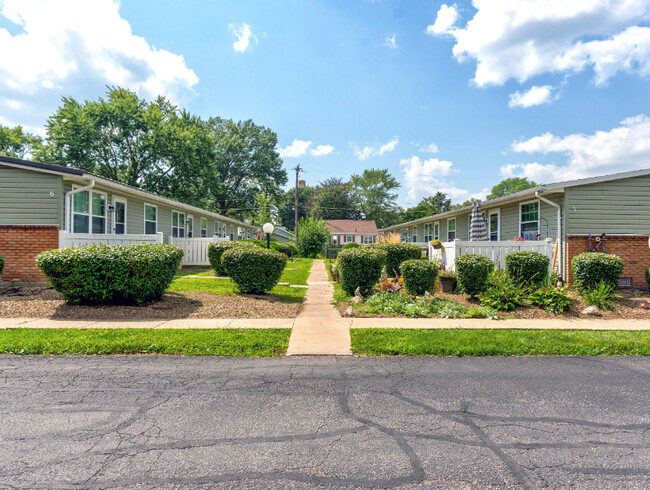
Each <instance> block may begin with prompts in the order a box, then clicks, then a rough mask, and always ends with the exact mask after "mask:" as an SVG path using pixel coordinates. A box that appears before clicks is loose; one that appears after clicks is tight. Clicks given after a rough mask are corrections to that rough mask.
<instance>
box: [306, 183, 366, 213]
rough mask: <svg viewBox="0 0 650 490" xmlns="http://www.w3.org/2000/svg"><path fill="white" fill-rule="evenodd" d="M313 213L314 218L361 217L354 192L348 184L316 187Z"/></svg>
mask: <svg viewBox="0 0 650 490" xmlns="http://www.w3.org/2000/svg"><path fill="white" fill-rule="evenodd" d="M328 180H332V179H328ZM311 214H312V216H313V217H314V218H316V219H323V220H326V219H360V213H359V212H358V211H357V207H356V202H355V198H354V194H353V192H352V190H351V189H350V187H349V186H348V185H347V184H344V185H338V184H337V185H329V186H327V187H320V188H318V189H316V194H315V195H314V199H313V203H312V207H311Z"/></svg>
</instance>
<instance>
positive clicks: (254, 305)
mask: <svg viewBox="0 0 650 490" xmlns="http://www.w3.org/2000/svg"><path fill="white" fill-rule="evenodd" d="M300 306H301V305H300V303H285V302H283V301H282V300H281V299H280V298H278V297H277V296H275V295H272V294H260V295H238V296H222V295H216V294H209V293H197V292H183V293H177V292H168V293H165V296H164V297H163V299H162V300H160V301H156V302H153V303H149V304H146V305H142V306H122V305H111V306H81V305H68V304H66V303H65V301H63V300H62V299H61V296H60V295H59V293H57V292H56V291H54V289H52V288H47V287H40V288H32V287H23V288H4V289H3V288H0V318H52V319H59V320H144V319H166V320H173V319H179V318H294V317H295V316H296V315H297V314H298V310H299V309H300Z"/></svg>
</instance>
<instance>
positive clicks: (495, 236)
mask: <svg viewBox="0 0 650 490" xmlns="http://www.w3.org/2000/svg"><path fill="white" fill-rule="evenodd" d="M487 229H488V239H489V240H490V241H491V242H498V241H499V240H501V210H499V209H495V210H490V211H488V223H487Z"/></svg>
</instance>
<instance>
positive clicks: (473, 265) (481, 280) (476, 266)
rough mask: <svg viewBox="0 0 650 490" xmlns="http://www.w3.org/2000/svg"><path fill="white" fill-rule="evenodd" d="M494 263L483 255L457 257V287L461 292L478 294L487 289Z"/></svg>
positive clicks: (472, 294)
mask: <svg viewBox="0 0 650 490" xmlns="http://www.w3.org/2000/svg"><path fill="white" fill-rule="evenodd" d="M493 270H494V264H493V263H492V261H491V260H490V259H488V258H487V257H484V256H483V255H476V254H467V255H461V256H460V257H458V258H456V278H457V280H458V286H457V289H458V291H459V292H461V293H465V294H469V295H471V296H476V295H478V294H481V293H482V292H484V291H486V290H487V288H488V286H489V281H488V278H489V277H490V273H491V272H492V271H493Z"/></svg>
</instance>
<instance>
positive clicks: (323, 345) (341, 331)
mask: <svg viewBox="0 0 650 490" xmlns="http://www.w3.org/2000/svg"><path fill="white" fill-rule="evenodd" d="M307 284H308V285H309V289H308V290H307V294H306V295H305V303H304V306H303V308H302V310H301V312H300V313H299V314H298V316H297V318H296V320H295V322H294V324H293V330H292V331H291V338H290V339H289V349H288V350H287V355H288V356H297V355H340V356H349V355H352V351H351V347H350V320H349V319H347V318H341V315H340V314H339V312H338V310H337V309H336V308H334V306H332V300H333V294H334V286H332V284H331V283H330V282H329V281H328V277H327V270H325V262H324V261H323V260H314V263H313V265H312V267H311V274H310V275H309V279H307Z"/></svg>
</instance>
